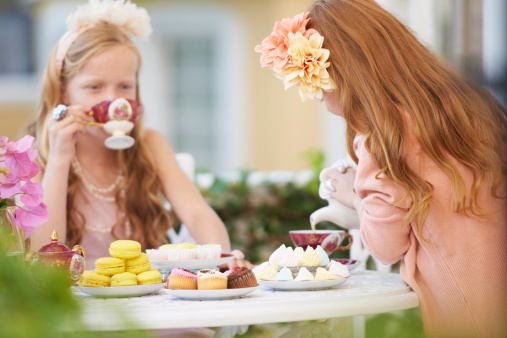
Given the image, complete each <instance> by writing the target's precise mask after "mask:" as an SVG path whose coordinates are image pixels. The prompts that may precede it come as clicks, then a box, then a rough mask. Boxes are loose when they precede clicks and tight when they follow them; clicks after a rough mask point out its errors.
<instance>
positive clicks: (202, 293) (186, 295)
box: [162, 286, 259, 300]
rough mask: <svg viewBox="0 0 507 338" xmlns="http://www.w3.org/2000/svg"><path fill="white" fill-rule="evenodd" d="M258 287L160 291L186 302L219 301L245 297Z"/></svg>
mask: <svg viewBox="0 0 507 338" xmlns="http://www.w3.org/2000/svg"><path fill="white" fill-rule="evenodd" d="M258 287H259V286H254V287H251V288H240V289H223V290H173V289H166V288H164V289H162V290H163V291H164V292H165V293H167V294H168V295H171V296H174V297H178V298H181V299H187V300H221V299H234V298H239V297H241V296H245V295H247V294H249V293H252V292H254V291H255V290H257V288H258Z"/></svg>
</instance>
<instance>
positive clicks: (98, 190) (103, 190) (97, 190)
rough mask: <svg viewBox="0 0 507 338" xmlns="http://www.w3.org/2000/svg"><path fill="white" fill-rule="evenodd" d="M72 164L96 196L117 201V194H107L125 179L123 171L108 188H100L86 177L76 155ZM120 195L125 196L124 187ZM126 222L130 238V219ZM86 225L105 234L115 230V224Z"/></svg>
mask: <svg viewBox="0 0 507 338" xmlns="http://www.w3.org/2000/svg"><path fill="white" fill-rule="evenodd" d="M71 165H72V169H74V172H75V173H76V175H77V176H78V177H79V178H80V179H81V182H83V185H84V186H85V188H86V190H88V191H89V192H90V193H91V194H92V195H93V196H95V197H96V198H98V199H100V200H102V201H106V202H116V197H115V196H107V194H110V193H112V192H113V191H114V190H115V189H116V188H117V187H118V185H119V184H120V183H121V182H122V181H123V180H124V178H125V177H124V176H123V173H122V172H121V171H120V172H119V173H118V176H116V179H115V181H114V182H113V184H111V185H110V186H109V187H107V188H99V187H97V186H95V185H93V184H92V183H91V182H90V181H88V179H87V178H86V177H85V175H84V173H83V170H82V168H81V165H80V164H79V161H78V160H77V158H76V157H74V158H73V159H72V163H71ZM120 196H121V197H124V196H125V190H124V189H122V190H121V192H120ZM123 216H124V214H123ZM124 224H125V234H126V236H127V238H130V234H131V226H130V221H129V220H128V219H126V220H125V223H124ZM85 227H86V229H87V230H90V231H93V232H100V233H103V234H107V233H110V232H111V231H112V230H113V227H114V225H113V226H110V227H108V228H99V227H93V226H91V225H89V224H86V226H85Z"/></svg>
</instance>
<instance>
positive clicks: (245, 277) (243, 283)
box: [224, 267, 258, 289]
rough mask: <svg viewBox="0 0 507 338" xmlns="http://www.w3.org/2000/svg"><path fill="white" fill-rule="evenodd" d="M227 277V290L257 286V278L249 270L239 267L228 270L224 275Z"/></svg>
mask: <svg viewBox="0 0 507 338" xmlns="http://www.w3.org/2000/svg"><path fill="white" fill-rule="evenodd" d="M224 274H225V275H227V288H228V289H240V288H251V287H254V286H257V285H258V284H257V278H255V275H254V273H253V272H252V270H250V269H249V268H245V267H241V268H235V269H234V270H229V271H226V272H225V273H224Z"/></svg>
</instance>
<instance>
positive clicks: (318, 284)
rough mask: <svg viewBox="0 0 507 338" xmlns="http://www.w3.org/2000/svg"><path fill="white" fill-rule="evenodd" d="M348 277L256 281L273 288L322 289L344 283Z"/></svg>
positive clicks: (287, 289) (284, 289)
mask: <svg viewBox="0 0 507 338" xmlns="http://www.w3.org/2000/svg"><path fill="white" fill-rule="evenodd" d="M348 279H349V278H348V277H346V278H336V279H330V280H309V281H288V282H279V281H266V280H258V281H257V282H258V283H259V284H260V285H261V286H264V287H267V288H270V289H274V290H283V291H290V290H298V291H311V290H323V289H330V288H332V287H334V286H337V285H340V284H342V283H345V282H346V281H347V280H348Z"/></svg>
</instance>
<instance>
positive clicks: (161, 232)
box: [28, 23, 173, 248]
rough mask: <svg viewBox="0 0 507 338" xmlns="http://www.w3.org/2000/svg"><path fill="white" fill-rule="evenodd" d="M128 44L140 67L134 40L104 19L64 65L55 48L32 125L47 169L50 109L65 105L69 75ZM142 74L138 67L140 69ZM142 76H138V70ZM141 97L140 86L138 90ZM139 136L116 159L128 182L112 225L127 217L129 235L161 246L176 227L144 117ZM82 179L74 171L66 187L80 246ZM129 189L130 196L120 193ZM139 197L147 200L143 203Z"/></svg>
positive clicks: (74, 238)
mask: <svg viewBox="0 0 507 338" xmlns="http://www.w3.org/2000/svg"><path fill="white" fill-rule="evenodd" d="M118 45H122V46H126V47H128V48H130V49H132V50H133V51H134V52H135V53H136V54H137V57H138V60H139V67H140V65H141V55H140V53H139V51H138V49H137V47H136V46H135V45H134V43H133V41H132V40H131V38H130V37H129V36H128V35H126V34H125V33H124V32H123V31H122V30H121V29H120V28H118V27H117V26H115V25H111V24H107V23H100V24H98V25H96V26H95V27H93V28H90V29H89V30H87V31H85V32H84V33H83V34H81V35H80V36H79V37H78V38H77V39H76V40H75V42H74V43H73V44H72V45H71V47H70V48H69V51H68V52H67V55H66V56H65V59H64V63H63V69H62V70H61V76H60V75H59V74H60V70H58V69H57V67H56V62H55V55H56V48H55V50H54V51H53V53H52V55H51V57H50V58H49V60H48V64H47V65H46V68H45V70H44V73H43V80H42V97H41V102H40V107H39V110H38V115H37V119H36V121H34V122H33V123H32V124H31V125H30V126H28V131H29V132H30V133H31V134H32V135H35V137H36V140H37V144H36V146H37V149H38V162H39V165H40V168H41V171H42V172H44V171H45V169H46V164H47V160H48V155H49V135H48V128H47V125H48V120H49V119H50V118H51V114H50V113H49V112H50V111H51V110H52V109H53V108H54V107H56V106H57V105H58V104H60V103H62V102H61V99H60V93H61V92H62V90H63V88H65V85H66V84H67V83H68V81H69V79H70V78H71V77H72V76H73V75H74V74H75V73H76V72H77V71H78V70H79V69H80V68H81V67H82V66H83V65H84V64H85V63H86V62H87V61H88V60H89V59H90V58H91V57H93V56H95V55H97V54H99V53H101V52H103V51H105V50H106V49H108V48H111V47H114V46H118ZM138 72H139V69H138ZM136 75H137V76H138V74H136ZM136 91H137V93H136V96H137V99H138V100H140V98H139V85H138V87H137V89H136ZM131 135H132V137H134V139H135V140H136V142H135V144H134V146H133V147H131V148H129V149H126V150H121V151H119V152H118V155H117V160H118V163H119V165H120V168H121V170H122V172H123V173H124V177H125V179H124V181H123V183H122V184H121V185H120V187H119V189H118V191H117V193H116V201H117V204H118V208H119V210H120V211H122V212H123V213H124V215H125V217H123V218H121V219H119V220H118V222H117V223H116V224H115V225H114V227H113V229H112V233H113V236H114V237H115V238H117V236H116V235H115V232H116V230H117V229H119V227H121V226H123V225H124V224H125V222H126V221H127V220H128V221H129V222H130V225H131V229H132V234H131V236H130V239H132V240H137V241H139V242H141V243H142V244H143V246H145V247H146V248H156V247H158V246H160V245H161V244H163V243H167V238H166V231H167V230H168V229H169V228H170V227H171V226H172V225H173V219H172V216H171V214H170V213H169V212H168V211H167V210H166V209H164V207H163V205H162V203H161V201H160V199H159V194H160V192H161V182H160V180H159V178H158V175H157V173H156V172H155V168H154V162H153V159H152V157H151V154H150V152H149V150H148V148H147V147H146V144H145V142H144V140H143V128H142V119H141V121H140V122H139V123H137V124H136V125H135V127H134V129H133V131H132V133H131ZM78 187H79V178H78V176H77V175H76V174H75V173H74V172H73V170H71V171H70V173H69V182H68V188H67V242H68V244H69V245H74V244H77V243H79V242H80V241H81V239H82V237H83V231H84V229H85V224H86V219H85V217H84V215H83V214H82V213H80V212H79V211H78V210H77V209H76V208H75V206H74V198H75V196H76V193H77V191H78ZM123 189H124V191H125V194H124V195H123V194H121V191H122V190H123ZM140 196H142V197H141V200H142V203H141V202H140Z"/></svg>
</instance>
